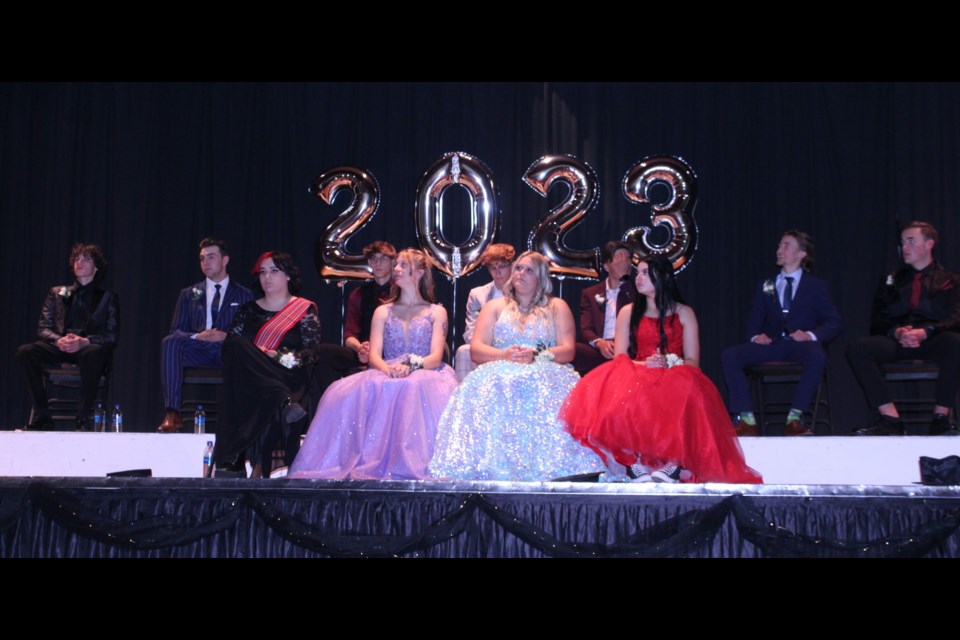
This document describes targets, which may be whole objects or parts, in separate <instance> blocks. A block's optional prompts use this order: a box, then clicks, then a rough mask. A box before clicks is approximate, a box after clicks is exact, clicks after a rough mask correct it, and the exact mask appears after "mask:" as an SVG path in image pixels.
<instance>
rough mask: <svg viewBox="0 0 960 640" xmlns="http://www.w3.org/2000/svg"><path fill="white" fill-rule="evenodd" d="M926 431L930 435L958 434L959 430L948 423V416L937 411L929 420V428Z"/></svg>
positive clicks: (959, 433)
mask: <svg viewBox="0 0 960 640" xmlns="http://www.w3.org/2000/svg"><path fill="white" fill-rule="evenodd" d="M927 433H928V434H929V435H931V436H956V435H960V431H957V429H956V427H954V426H953V425H952V424H950V417H949V416H945V415H943V414H942V413H938V414H936V415H935V416H933V420H931V421H930V428H929V430H928V431H927Z"/></svg>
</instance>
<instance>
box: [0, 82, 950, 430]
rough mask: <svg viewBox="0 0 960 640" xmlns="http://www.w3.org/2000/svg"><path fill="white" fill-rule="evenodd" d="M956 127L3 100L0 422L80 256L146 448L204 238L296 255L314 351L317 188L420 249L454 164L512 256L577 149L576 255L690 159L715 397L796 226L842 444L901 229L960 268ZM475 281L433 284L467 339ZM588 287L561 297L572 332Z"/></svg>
mask: <svg viewBox="0 0 960 640" xmlns="http://www.w3.org/2000/svg"><path fill="white" fill-rule="evenodd" d="M958 115H960V85H958V84H876V83H871V84H846V83H843V84H840V83H803V84H779V83H746V84H741V83H664V84H644V83H636V84H623V83H618V84H609V83H515V84H506V83H336V84H324V83H317V84H293V83H284V84H247V83H229V84H228V83H222V84H221V83H213V84H210V83H190V84H170V83H103V84H101V83H96V84H92V83H71V84H34V83H18V84H3V85H0V212H2V230H3V233H2V239H0V242H2V245H3V247H2V248H3V251H2V256H3V258H2V259H3V265H4V272H5V273H6V274H7V275H8V276H9V277H10V280H9V281H8V283H9V284H10V286H11V291H9V292H8V295H7V298H6V299H7V304H8V307H7V310H6V312H5V313H3V314H0V336H2V341H3V342H2V345H0V353H2V354H4V355H3V357H2V358H0V362H2V363H3V364H2V365H0V385H2V388H3V389H5V393H3V394H0V425H2V426H3V427H4V428H12V427H14V426H16V425H20V424H22V423H23V422H24V421H25V419H26V417H27V412H28V409H29V407H28V400H27V397H26V392H25V388H24V386H23V384H22V382H21V380H20V378H19V373H18V372H17V371H16V370H15V367H14V364H13V352H14V350H15V349H16V347H17V345H19V344H21V343H24V342H27V341H30V340H33V338H34V335H35V333H34V332H35V326H36V320H37V317H38V314H39V310H40V304H41V302H42V300H43V296H44V294H45V292H46V290H47V288H48V287H50V286H52V285H54V284H60V283H67V282H69V281H70V279H71V274H70V270H69V268H68V265H67V262H66V257H67V255H68V253H69V250H70V246H71V245H72V243H73V242H75V241H85V242H95V243H98V244H100V245H101V246H102V247H103V248H104V250H105V252H106V255H107V259H108V260H109V262H110V265H109V267H108V271H109V272H108V275H107V278H106V286H108V287H110V288H112V289H114V290H116V291H117V292H118V293H119V295H120V302H121V323H122V324H121V340H120V346H119V348H118V350H117V353H116V359H115V373H114V377H113V395H114V399H115V400H117V401H119V402H121V403H122V404H123V407H124V413H125V415H126V422H127V425H128V426H127V428H128V430H135V431H152V430H153V429H154V428H155V427H156V423H158V422H159V419H160V416H161V412H162V409H163V401H162V397H161V393H160V387H159V343H160V339H161V338H162V337H163V336H164V335H165V334H166V332H167V330H168V326H169V322H170V317H171V315H172V313H173V305H174V302H175V300H176V295H177V292H178V291H179V290H180V289H181V288H182V287H184V286H187V285H188V284H192V283H194V282H196V281H198V280H199V279H200V278H201V277H202V276H201V274H200V271H199V268H198V264H197V242H198V240H199V239H200V238H201V237H203V236H205V235H218V236H222V237H224V238H226V239H227V240H228V241H229V242H230V244H231V249H232V251H231V258H232V262H231V265H230V266H231V268H230V273H231V276H232V277H233V278H236V279H239V280H248V279H249V276H248V275H247V273H248V271H249V268H250V265H251V264H252V262H253V260H254V258H255V257H256V256H257V255H258V254H259V253H260V252H262V251H264V250H267V249H282V250H286V251H289V252H291V253H292V254H293V255H294V257H295V259H296V260H297V261H298V263H299V264H300V266H301V268H302V270H303V273H304V276H305V277H304V292H303V294H304V295H306V296H307V297H309V298H312V299H314V300H316V301H318V302H320V303H321V305H320V308H321V312H322V320H323V323H324V329H325V337H326V339H327V340H328V341H331V342H337V341H339V337H340V311H339V309H340V305H339V303H340V289H339V288H338V287H337V286H336V284H335V283H327V282H324V280H323V279H322V278H320V277H319V275H318V274H317V273H316V271H315V269H314V267H313V246H314V241H315V239H316V237H317V236H318V234H320V232H321V231H322V230H323V229H324V228H325V226H326V225H327V224H328V223H329V222H330V221H332V220H333V218H334V217H335V216H336V215H337V213H339V212H340V211H341V210H342V209H343V208H344V207H345V206H346V202H345V201H346V196H341V197H340V199H338V200H337V201H335V202H334V205H333V206H328V205H325V204H323V202H322V201H320V200H319V199H318V198H316V197H314V196H312V195H310V194H309V193H308V191H307V189H308V187H309V186H310V185H311V184H312V182H313V180H314V179H315V178H316V177H317V176H318V175H319V174H320V173H321V172H322V171H324V170H326V169H328V168H331V167H334V166H337V165H344V164H346V165H354V166H357V167H360V168H363V169H366V170H368V171H370V172H372V173H373V174H374V175H375V176H376V177H377V179H378V181H379V184H380V188H381V207H380V211H379V213H378V214H377V216H376V217H375V218H374V219H373V220H372V221H371V222H370V223H369V224H368V225H367V226H366V227H364V229H363V230H362V231H361V232H360V233H359V234H357V235H356V236H355V237H354V239H353V240H352V241H351V244H350V245H349V248H350V249H351V250H353V251H355V252H359V251H360V249H361V248H362V247H363V245H364V244H366V243H367V242H369V241H371V240H374V239H378V238H385V239H388V240H390V241H392V242H393V243H394V244H395V245H397V246H398V247H403V246H408V245H416V235H415V231H414V224H413V205H414V199H415V195H416V189H417V185H418V183H419V181H420V178H421V175H422V173H423V171H424V170H425V169H426V168H427V167H428V166H429V165H430V164H431V163H432V162H433V161H434V160H436V159H437V158H438V157H440V156H441V155H442V154H443V153H445V152H448V151H458V150H459V151H465V152H467V153H470V154H473V155H475V156H477V157H478V158H480V159H481V160H482V161H483V162H484V163H486V164H487V165H488V166H489V167H490V169H491V170H492V172H493V173H494V175H495V178H496V180H497V182H498V184H499V190H500V196H501V207H502V225H501V229H500V234H499V236H498V238H497V240H498V241H503V242H510V243H513V244H514V245H516V246H520V245H524V244H525V243H526V238H527V234H528V233H529V231H530V229H531V228H532V227H533V225H534V224H535V223H536V221H537V220H538V219H539V218H540V217H541V216H542V215H543V214H544V213H546V212H547V211H548V209H549V208H550V206H553V205H554V204H555V203H556V202H558V201H559V200H560V199H561V197H562V195H563V194H562V193H561V192H562V191H563V190H562V189H556V190H555V191H553V192H551V193H550V197H548V198H541V197H540V196H538V195H537V194H536V193H534V192H533V190H531V189H529V188H528V187H527V186H525V185H524V184H523V182H522V181H521V178H522V175H523V173H524V171H525V170H526V169H527V168H528V167H529V166H530V164H532V163H533V162H534V161H535V160H536V159H537V158H539V157H540V156H542V155H544V154H547V153H553V154H562V153H569V154H573V155H576V156H577V157H579V158H581V159H583V160H585V161H586V162H588V163H589V164H590V165H591V166H592V167H593V168H594V170H595V171H596V172H597V174H598V176H599V179H600V183H601V198H600V202H599V205H598V208H597V210H596V211H595V212H594V214H593V215H592V216H591V217H590V218H588V221H587V222H585V223H584V224H582V225H581V226H580V227H579V228H577V229H576V230H575V231H574V232H573V233H572V234H571V235H570V236H569V239H568V243H569V244H570V245H571V246H572V247H575V248H589V247H594V246H598V245H600V244H602V243H603V242H604V241H606V240H608V239H612V238H618V237H619V236H620V235H621V234H622V233H623V231H624V230H625V229H627V228H630V227H632V226H636V225H637V224H640V223H644V222H645V221H646V220H647V218H646V216H647V211H645V210H644V209H643V208H642V207H637V206H632V205H629V204H628V203H627V202H626V200H625V199H624V198H623V196H622V195H621V192H620V181H621V179H622V177H623V175H624V173H625V172H626V171H627V170H628V169H629V168H630V167H631V166H633V164H634V163H636V162H637V161H639V160H640V159H641V158H643V157H644V156H647V155H651V154H667V155H677V156H681V157H683V158H684V159H686V160H687V161H688V162H689V163H690V164H691V165H692V166H693V168H694V169H695V171H696V172H697V174H698V176H699V189H700V199H699V203H698V205H697V209H696V220H697V223H698V226H699V229H700V245H699V249H698V250H697V254H696V257H695V258H694V260H693V262H692V264H691V265H690V266H689V268H687V270H686V271H684V272H683V273H682V274H681V277H680V283H681V288H682V290H683V292H684V294H685V295H686V297H687V299H688V302H690V304H692V305H693V306H694V307H695V309H696V310H697V313H698V315H699V318H700V326H701V344H702V361H703V368H704V371H705V372H706V373H707V374H708V375H709V376H710V377H711V378H712V379H713V380H714V381H715V382H716V383H717V384H718V386H720V388H721V390H723V389H724V385H723V381H722V375H721V373H720V362H719V359H720V351H721V350H722V349H723V348H724V347H726V346H728V345H731V344H734V343H737V342H740V341H743V340H744V339H745V336H744V331H745V330H744V322H745V319H746V312H747V308H748V305H749V302H750V299H751V296H752V294H753V291H754V287H756V285H757V282H758V281H759V280H761V279H763V278H766V277H770V276H771V275H773V274H774V273H775V271H776V267H775V264H774V251H775V246H776V243H777V240H778V238H779V234H780V232H781V231H783V230H784V229H787V228H794V227H795V228H800V229H803V230H806V231H809V232H810V233H811V234H813V236H814V239H815V240H816V243H817V265H816V269H815V271H816V273H818V274H820V275H821V276H824V277H826V278H827V279H828V280H829V281H830V282H831V285H832V288H833V294H834V296H835V299H836V301H837V303H838V305H839V307H840V310H841V312H842V313H843V317H844V324H845V333H844V336H843V337H841V338H840V339H839V340H838V341H837V342H836V343H835V344H834V346H833V348H832V349H831V353H830V385H831V391H830V395H831V398H832V399H833V404H834V411H833V420H834V427H835V431H837V432H839V433H845V432H847V431H848V429H849V428H850V427H851V426H854V425H855V424H860V423H862V422H863V421H864V420H866V419H867V409H866V405H865V403H864V401H863V399H862V395H861V393H860V390H859V388H858V387H857V385H856V382H855V381H854V379H853V377H852V374H851V373H850V370H849V368H848V366H847V364H846V360H845V357H844V354H843V351H844V348H845V345H846V341H847V340H848V339H849V338H850V337H851V336H859V335H863V334H864V333H865V332H866V330H867V326H868V316H869V307H870V300H871V297H872V292H873V289H874V287H875V285H876V284H877V282H878V281H879V280H880V278H881V277H882V275H883V274H884V272H885V270H888V269H890V268H891V267H893V266H894V265H895V264H896V260H897V254H896V239H897V235H896V223H897V221H898V220H900V221H901V222H902V221H905V220H907V219H911V218H920V219H926V220H929V221H931V222H932V223H933V224H934V225H936V226H937V227H938V228H939V229H940V232H941V243H940V247H939V249H938V254H939V257H940V259H941V260H942V261H943V262H944V263H945V264H946V265H947V266H948V267H950V268H956V267H958V266H960V265H958V264H957V261H956V260H955V259H954V258H953V256H952V255H951V252H952V251H953V250H954V247H955V246H956V244H957V241H956V238H957V234H958V230H960V229H958V227H960V221H958V219H957V216H956V211H957V210H958V199H960V188H958V180H957V178H958V176H960V158H958V148H960V145H958V141H960V118H958ZM457 191H458V190H454V191H453V194H452V197H451V201H450V204H449V205H448V210H449V211H450V220H451V222H452V223H451V224H450V225H449V228H450V229H452V232H451V235H452V236H453V239H454V240H457V239H461V238H465V237H466V234H467V229H466V228H465V226H464V225H462V224H461V225H460V227H458V226H457V223H456V222H453V220H455V219H456V217H457V213H458V212H463V211H465V208H466V206H467V205H466V198H465V197H464V196H461V195H458V194H457V193H456V192H457ZM458 228H459V231H458ZM445 230H447V227H445ZM457 233H461V235H460V236H459V237H458V236H457ZM486 279H487V276H486V274H485V273H483V272H482V270H478V271H475V272H474V273H473V274H470V275H469V276H467V277H465V278H462V279H461V280H460V281H459V282H458V283H457V302H456V304H455V305H452V302H453V301H452V289H451V286H450V284H449V283H447V282H446V281H445V280H443V281H442V282H441V286H440V287H439V289H438V294H439V300H440V302H442V303H443V304H444V305H445V306H446V307H447V309H448V311H449V310H451V308H454V309H455V310H456V319H457V325H458V326H457V335H458V336H459V334H460V332H461V329H462V320H463V304H464V301H465V299H466V294H467V292H468V290H469V288H470V287H473V286H477V285H479V284H482V283H484V282H485V281H486ZM589 284H592V283H591V282H583V281H572V280H566V281H565V282H564V284H563V297H564V298H565V299H566V300H567V301H568V302H569V303H571V307H572V308H573V310H574V313H575V315H576V312H577V301H578V300H579V293H580V290H581V289H582V288H583V287H584V286H587V285H589ZM352 286H354V285H353V284H352V283H351V284H348V285H347V290H349V288H351V287H352Z"/></svg>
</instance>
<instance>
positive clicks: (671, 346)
mask: <svg viewBox="0 0 960 640" xmlns="http://www.w3.org/2000/svg"><path fill="white" fill-rule="evenodd" d="M663 330H664V332H665V333H666V334H667V353H675V354H677V355H678V356H679V357H681V358H682V357H683V325H682V324H680V318H679V317H678V316H677V314H673V315H671V316H667V317H666V319H665V320H664V321H663ZM659 344H660V331H659V330H658V329H657V319H656V318H647V317H646V316H644V317H643V318H640V324H639V326H637V358H636V359H637V360H645V359H646V358H647V357H648V356H652V355H653V354H654V353H656V352H657V345H659Z"/></svg>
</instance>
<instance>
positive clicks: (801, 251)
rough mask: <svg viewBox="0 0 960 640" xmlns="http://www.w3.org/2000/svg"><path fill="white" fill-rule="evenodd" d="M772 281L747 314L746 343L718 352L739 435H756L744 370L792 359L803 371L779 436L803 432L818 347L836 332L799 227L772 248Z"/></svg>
mask: <svg viewBox="0 0 960 640" xmlns="http://www.w3.org/2000/svg"><path fill="white" fill-rule="evenodd" d="M777 266H779V267H780V273H779V274H777V277H776V278H775V279H769V280H764V281H763V282H761V283H760V286H759V287H758V288H757V294H756V296H755V297H754V299H753V306H752V307H751V308H750V315H749V316H748V317H747V336H748V338H749V340H750V342H749V343H748V344H741V345H737V346H735V347H730V348H729V349H727V350H725V351H724V352H723V355H722V360H723V375H724V378H726V381H727V387H728V388H729V390H730V411H731V412H734V413H737V414H739V415H738V417H737V419H736V425H735V426H736V430H737V435H739V436H756V435H759V432H760V429H759V427H758V425H757V420H756V418H755V417H754V414H753V410H752V409H753V406H752V403H751V401H750V393H749V389H748V385H747V377H746V374H745V373H744V369H745V368H747V367H749V366H751V365H754V364H758V363H761V362H769V361H781V362H795V363H798V364H801V365H803V375H802V376H801V377H800V382H799V383H798V384H797V388H796V389H795V391H794V394H793V401H792V403H791V405H790V407H791V408H790V412H789V413H788V414H787V423H786V426H785V427H784V435H788V436H809V435H813V431H811V430H810V428H809V427H807V426H806V425H804V424H803V411H804V409H806V408H807V407H808V406H809V405H810V400H811V399H812V398H813V395H814V393H816V391H817V387H818V386H819V384H820V379H821V378H822V377H823V371H824V369H825V368H826V366H827V352H826V350H825V349H824V345H826V344H827V343H828V342H830V341H831V340H833V339H834V338H836V337H837V336H838V335H839V334H840V329H841V321H840V312H839V311H838V310H837V307H836V305H834V304H833V300H831V299H830V293H829V291H828V290H827V283H826V282H825V281H824V280H821V279H820V278H817V277H816V276H813V275H811V274H810V270H811V269H812V268H813V239H812V238H810V236H809V235H808V234H806V233H804V232H803V231H795V230H791V231H786V232H784V234H783V236H782V237H781V238H780V244H779V245H778V246H777Z"/></svg>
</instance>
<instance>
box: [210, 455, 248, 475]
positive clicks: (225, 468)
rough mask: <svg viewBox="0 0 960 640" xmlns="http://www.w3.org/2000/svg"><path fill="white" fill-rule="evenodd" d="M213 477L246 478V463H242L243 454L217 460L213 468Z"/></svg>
mask: <svg viewBox="0 0 960 640" xmlns="http://www.w3.org/2000/svg"><path fill="white" fill-rule="evenodd" d="M213 477H214V478H246V477H247V465H246V464H244V460H243V456H242V455H239V454H238V455H236V456H234V457H233V459H232V460H227V461H225V462H217V463H216V465H215V466H214V468H213Z"/></svg>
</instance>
